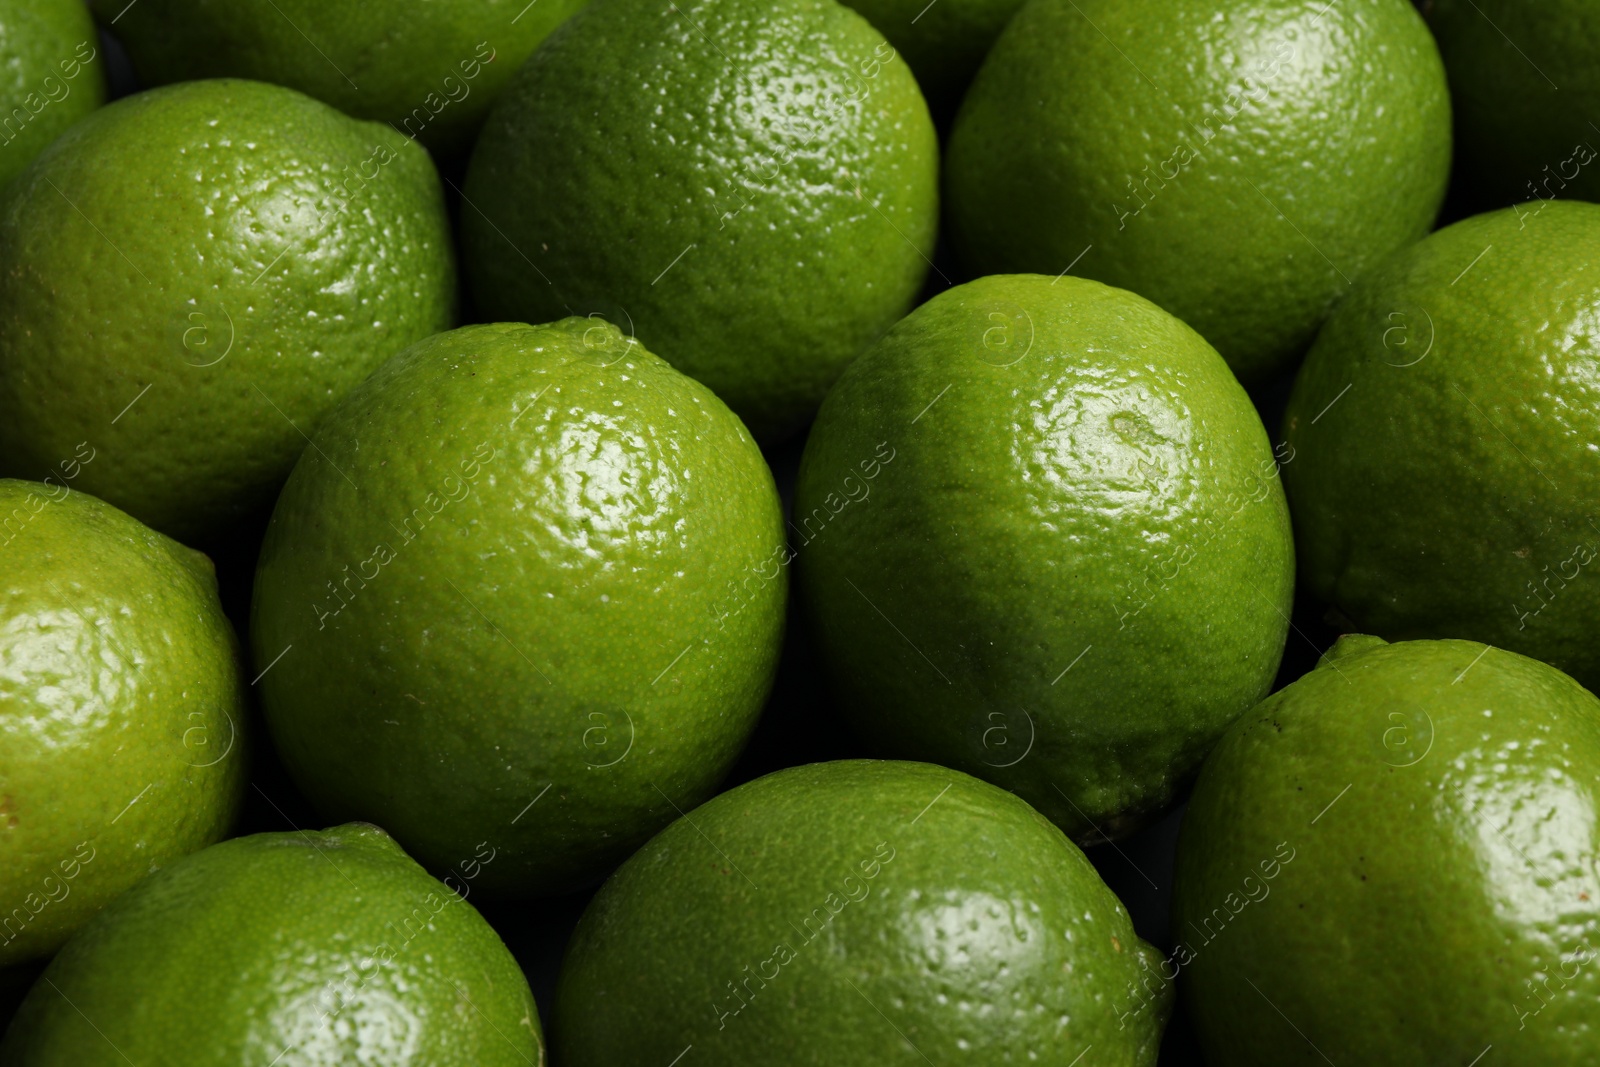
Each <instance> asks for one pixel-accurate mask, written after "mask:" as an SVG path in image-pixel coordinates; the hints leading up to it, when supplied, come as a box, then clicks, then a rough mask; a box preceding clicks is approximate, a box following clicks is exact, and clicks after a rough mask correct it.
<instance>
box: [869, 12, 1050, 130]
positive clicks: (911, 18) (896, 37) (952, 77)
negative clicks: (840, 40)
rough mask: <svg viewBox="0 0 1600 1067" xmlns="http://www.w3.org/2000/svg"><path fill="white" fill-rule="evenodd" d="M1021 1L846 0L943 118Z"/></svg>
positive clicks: (957, 100) (959, 97) (952, 107)
mask: <svg viewBox="0 0 1600 1067" xmlns="http://www.w3.org/2000/svg"><path fill="white" fill-rule="evenodd" d="M1022 4H1023V0H940V2H938V3H929V2H928V0H847V3H846V6H848V7H852V8H854V9H855V10H857V11H859V12H861V14H862V15H863V16H865V17H866V19H867V21H869V22H871V23H872V24H873V25H874V26H876V27H877V28H878V30H879V32H881V33H882V34H883V35H884V36H885V37H887V38H889V41H890V42H891V43H892V44H893V45H894V46H895V48H896V49H898V50H899V52H900V54H901V55H902V56H903V57H905V61H906V62H907V63H908V64H910V66H911V70H912V72H913V73H914V74H916V76H917V84H918V85H920V86H921V87H922V92H923V95H925V96H926V97H927V98H928V105H929V106H930V107H931V108H932V109H933V111H934V112H935V113H936V114H939V115H941V116H943V115H945V114H947V113H948V112H951V111H953V110H954V109H955V106H956V105H957V104H958V103H960V101H961V95H962V93H964V92H966V89H967V83H969V82H970V81H972V76H973V74H975V73H976V72H977V70H978V65H979V64H980V63H982V62H983V57H984V56H985V55H986V54H988V51H989V47H990V46H991V45H993V44H994V41H995V38H996V37H999V36H1000V31H1001V30H1003V29H1005V26H1006V23H1007V22H1008V21H1009V20H1010V18H1011V16H1012V15H1014V14H1016V13H1017V9H1018V8H1020V7H1021V6H1022Z"/></svg>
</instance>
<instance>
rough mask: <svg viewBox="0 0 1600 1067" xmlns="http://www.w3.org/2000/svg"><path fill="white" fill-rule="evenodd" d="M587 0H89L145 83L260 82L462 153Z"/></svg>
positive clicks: (437, 148)
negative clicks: (403, 0) (529, 63)
mask: <svg viewBox="0 0 1600 1067" xmlns="http://www.w3.org/2000/svg"><path fill="white" fill-rule="evenodd" d="M583 3H584V0H539V2H537V3H529V2H528V0H428V2H426V3H420V4H417V3H413V4H394V5H373V4H370V3H363V2H362V0H142V2H139V3H133V4H130V3H128V0H90V6H91V7H93V8H94V11H95V14H96V15H98V16H99V17H100V19H101V20H102V21H104V22H106V23H108V24H109V25H110V28H111V32H112V33H113V34H115V35H116V37H117V39H118V40H120V41H121V42H122V43H123V45H124V46H125V47H126V48H127V50H128V56H129V58H130V59H132V60H133V65H134V69H135V70H136V71H137V72H138V74H139V79H140V81H141V83H142V84H144V85H147V86H149V85H166V84H169V83H171V82H182V81H193V80H195V79H197V78H254V79H258V80H260V81H267V82H274V83H276V84H278V85H286V86H288V87H289V88H291V89H298V90H299V91H300V92H302V93H305V94H306V95H308V96H314V97H316V98H317V99H318V100H321V101H323V102H324V103H327V104H331V105H333V106H334V107H336V108H338V109H339V110H340V111H343V112H345V113H346V114H348V115H354V116H355V117H357V118H363V119H373V120H375V121H379V122H386V123H389V124H390V125H392V126H394V127H395V129H397V130H399V131H400V132H401V133H403V134H405V135H406V136H407V137H414V138H416V139H418V140H420V141H421V142H422V143H423V144H424V145H427V146H428V147H429V148H431V149H433V150H434V151H437V152H441V153H446V154H453V153H461V152H465V151H467V150H468V149H469V148H470V147H471V146H472V140H473V138H474V137H475V136H476V135H477V132H478V129H479V127H481V126H482V125H483V119H484V116H485V115H487V114H488V113H489V108H490V106H491V105H492V104H493V103H494V101H495V98H496V97H497V96H498V95H499V93H500V91H501V90H502V89H503V88H504V87H505V84H506V83H507V82H508V81H510V79H511V76H512V75H513V74H515V73H516V71H517V68H518V67H520V66H521V65H522V63H523V62H524V61H525V60H526V59H527V58H528V56H529V55H531V54H532V52H533V50H534V49H535V48H536V47H538V45H539V42H540V41H543V40H544V39H545V38H546V37H547V36H549V34H550V31H551V30H554V29H555V28H556V27H557V26H559V25H560V24H561V23H562V21H563V20H565V19H566V18H567V17H568V16H569V15H571V14H572V13H573V12H574V11H577V10H578V9H579V8H580V7H582V6H583Z"/></svg>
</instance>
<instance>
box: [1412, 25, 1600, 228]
mask: <svg viewBox="0 0 1600 1067" xmlns="http://www.w3.org/2000/svg"><path fill="white" fill-rule="evenodd" d="M1428 23H1429V25H1431V26H1432V27H1433V32H1434V36H1435V37H1436V38H1437V39H1438V42H1439V52H1440V54H1441V55H1442V56H1443V57H1444V64H1445V69H1446V70H1447V71H1448V72H1449V74H1450V95H1451V98H1452V100H1453V101H1454V104H1455V112H1456V151H1457V155H1458V159H1459V160H1460V164H1459V166H1460V169H1461V172H1462V175H1463V177H1464V179H1465V180H1466V181H1467V182H1468V183H1469V184H1471V185H1473V186H1475V187H1476V189H1477V191H1478V192H1480V193H1482V194H1484V195H1486V196H1488V197H1490V198H1492V199H1493V201H1494V202H1495V204H1496V206H1498V205H1502V204H1506V203H1509V202H1513V201H1518V200H1530V199H1534V198H1537V199H1540V200H1548V199H1550V198H1552V197H1558V196H1559V197H1574V198H1577V199H1582V200H1594V199H1596V198H1600V133H1597V132H1596V131H1595V128H1594V127H1593V126H1591V125H1590V124H1589V119H1590V117H1591V116H1600V68H1597V67H1596V65H1595V56H1596V55H1597V54H1600V13H1597V12H1596V10H1595V7H1594V5H1593V4H1589V3H1584V2H1583V0H1547V2H1545V3H1538V4H1526V3H1516V2H1515V0H1433V2H1432V3H1431V4H1430V5H1428ZM1508 39H1509V40H1510V41H1512V42H1515V44H1514V45H1512V44H1508V43H1507V40H1508Z"/></svg>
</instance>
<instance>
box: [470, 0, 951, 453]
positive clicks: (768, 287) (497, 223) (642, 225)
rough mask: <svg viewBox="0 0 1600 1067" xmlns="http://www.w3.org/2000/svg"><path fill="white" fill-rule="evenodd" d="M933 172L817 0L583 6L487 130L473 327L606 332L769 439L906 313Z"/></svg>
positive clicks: (933, 214) (879, 75) (913, 112)
mask: <svg viewBox="0 0 1600 1067" xmlns="http://www.w3.org/2000/svg"><path fill="white" fill-rule="evenodd" d="M937 170H938V146H937V143H936V141H935V138H934V132H933V124H932V121H931V120H930V119H929V117H928V109H927V105H926V104H925V103H924V102H923V100H922V95H921V93H920V92H919V91H918V89H917V85H916V81H915V79H914V78H913V77H912V76H911V73H910V71H909V70H908V69H907V68H906V65H905V62H904V61H903V60H900V59H899V58H898V57H897V56H896V55H895V52H894V49H893V48H891V47H890V46H889V44H888V42H886V41H885V40H884V39H883V38H882V36H880V35H879V34H878V33H877V31H875V30H873V29H872V27H871V26H870V25H868V24H867V22H866V21H865V20H864V19H862V18H861V17H860V16H859V15H857V14H855V13H854V12H853V11H850V10H848V9H846V8H843V7H841V6H839V5H838V4H836V3H834V2H833V0H683V2H681V3H671V4H666V5H663V4H662V3H661V2H660V0H598V2H596V3H594V4H591V5H590V6H589V7H587V8H585V9H584V10H583V11H582V12H580V13H579V14H577V15H576V16H574V17H573V18H572V19H571V21H569V22H568V23H567V24H566V25H565V26H563V27H562V28H561V30H560V31H559V32H557V33H556V34H554V35H552V37H551V38H550V40H549V41H548V42H547V43H546V44H545V46H544V47H543V48H540V49H539V51H538V52H537V53H535V54H534V56H533V58H532V59H531V60H529V61H528V63H527V64H526V65H525V66H524V67H523V68H522V70H521V71H520V72H519V73H518V75H517V77H516V79H515V80H514V81H513V82H512V84H511V85H510V87H509V88H508V89H507V90H506V93H505V95H504V96H503V97H502V98H501V101H500V104H499V105H498V106H497V107H496V108H495V110H494V112H493V113H492V114H491V116H490V118H489V121H488V123H487V124H486V125H485V127H484V132H483V137H482V139H480V140H479V142H478V147H477V149H476V151H475V152H474V153H473V157H472V165H471V168H470V169H469V171H468V173H467V183H466V200H467V207H466V209H465V210H464V211H463V213H462V245H463V261H464V263H465V266H466V269H467V272H468V277H469V279H470V280H471V281H472V283H473V297H474V299H475V300H476V301H477V303H478V305H479V309H480V310H481V311H482V312H484V313H485V314H486V315H488V316H490V317H493V318H502V319H515V320H523V321H527V322H545V321H549V320H551V319H557V318H560V317H562V316H564V315H587V314H595V313H598V314H600V315H603V316H605V317H606V318H607V319H609V320H611V321H612V322H615V323H617V324H618V325H619V326H621V327H622V328H623V329H624V330H625V331H626V332H628V333H629V334H630V335H633V334H637V336H638V337H639V339H640V340H642V341H643V342H644V343H645V344H647V345H649V346H650V348H651V350H652V351H654V352H658V353H659V354H660V355H661V356H662V357H663V358H664V359H666V360H668V361H669V362H670V363H672V365H673V366H674V367H677V368H678V369H679V370H681V371H683V372H684V373H685V374H688V375H690V376H692V377H694V378H697V379H699V380H700V381H702V382H704V383H705V384H706V385H708V386H710V387H711V389H713V390H714V391H715V392H716V394H717V395H718V396H719V397H721V398H722V400H723V401H724V402H726V403H727V405H728V406H729V407H731V408H732V409H733V410H734V411H735V412H736V413H737V414H738V415H739V416H740V417H741V418H742V419H744V421H745V423H746V424H747V425H748V426H749V427H750V430H751V432H752V433H754V434H755V436H756V437H757V438H758V439H761V440H776V439H778V438H781V437H783V436H785V435H786V434H789V433H791V432H793V431H794V430H797V429H799V428H800V427H801V426H802V425H803V424H804V423H805V422H806V420H808V419H809V418H810V417H811V416H812V415H813V414H814V413H815V411H816V407H817V404H818V403H819V402H820V401H821V400H822V396H823V394H824V393H825V392H826V391H827V388H828V386H829V385H830V384H832V382H833V380H834V379H835V378H837V377H838V375H839V372H840V371H841V370H843V369H844V366H845V364H847V363H848V362H850V360H851V359H853V358H855V356H856V355H857V354H858V353H860V352H861V350H862V349H864V348H865V347H866V346H867V345H868V344H870V343H871V342H872V341H874V340H875V339H876V338H877V337H878V336H879V335H880V334H881V333H882V332H883V331H884V330H886V329H888V328H889V327H890V326H891V325H893V323H894V322H895V320H896V319H898V318H899V317H900V316H901V315H903V314H905V312H906V310H907V309H908V308H909V307H910V306H911V304H912V301H913V300H914V299H915V297H916V294H917V291H918V289H919V287H920V286H921V284H922V279H923V276H924V274H925V273H926V271H927V269H928V259H927V257H928V256H930V255H932V253H933V239H934V231H935V228H936V225H937V222H938V189H937V186H938V178H937Z"/></svg>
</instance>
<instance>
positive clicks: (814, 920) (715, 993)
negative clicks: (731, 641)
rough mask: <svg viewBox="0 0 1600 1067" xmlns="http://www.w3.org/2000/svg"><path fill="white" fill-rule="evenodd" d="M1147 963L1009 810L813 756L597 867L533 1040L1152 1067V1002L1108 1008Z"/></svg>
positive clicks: (1061, 854)
mask: <svg viewBox="0 0 1600 1067" xmlns="http://www.w3.org/2000/svg"><path fill="white" fill-rule="evenodd" d="M1157 962H1158V957H1157V954H1156V952H1155V950H1154V949H1152V948H1151V947H1150V946H1149V945H1147V944H1145V943H1144V942H1143V941H1141V940H1140V939H1139V938H1138V937H1137V936H1136V935H1135V934H1134V931H1133V926H1132V924H1131V923H1130V922H1129V919H1128V915H1127V912H1126V911H1125V910H1123V907H1122V905H1121V903H1120V902H1118V900H1117V899H1116V897H1115V896H1113V895H1112V893H1111V891H1110V890H1109V889H1107V888H1106V886H1105V883H1103V882H1102V881H1100V878H1099V875H1098V874H1096V873H1095V870H1094V868H1093V867H1092V866H1090V864H1089V861H1088V860H1087V859H1085V858H1084V855H1083V853H1082V852H1080V851H1078V849H1077V848H1076V847H1075V846H1074V845H1073V844H1072V843H1071V842H1069V841H1067V840H1066V838H1064V837H1063V836H1062V835H1061V833H1060V831H1059V830H1057V829H1056V828H1055V827H1054V826H1052V825H1051V824H1050V823H1049V822H1048V821H1047V820H1045V819H1043V818H1042V817H1040V816H1039V814H1038V813H1037V812H1035V811H1034V810H1033V809H1031V808H1030V807H1028V805H1026V804H1024V803H1023V802H1022V801H1020V800H1018V799H1017V798H1015V797H1013V796H1011V795H1010V794H1008V793H1005V792H1003V791H1001V790H999V789H996V788H994V787H993V786H989V785H985V784H984V783H982V782H979V781H976V780H974V779H972V778H969V777H968V776H966V775H964V774H961V773H960V772H958V771H950V770H946V769H945V768H942V767H934V766H930V765H927V764H917V763H879V762H868V761H847V762H840V763H823V764H813V765H811V766H806V767H795V768H791V769H789V770H784V771H779V772H777V773H775V774H770V775H767V776H766V777H765V778H761V779H758V780H756V781H754V782H751V783H749V784H747V785H743V786H740V787H739V788H737V789H734V790H731V791H729V792H727V793H724V794H722V795H721V796H719V797H717V798H716V799H714V800H712V801H710V802H709V803H707V804H705V805H704V806H702V807H700V808H698V809H696V810H694V811H692V812H690V813H689V814H688V815H687V816H686V817H685V818H683V819H680V820H679V821H677V822H675V823H673V824H672V825H671V826H670V827H668V828H667V829H666V830H663V831H662V832H661V833H660V834H659V835H657V837H656V838H655V839H654V840H652V841H651V842H650V843H649V844H648V845H646V846H645V847H644V848H643V849H641V850H640V851H639V852H638V853H637V854H636V855H635V856H634V857H633V858H632V859H630V860H629V861H628V862H627V863H626V864H625V865H623V867H622V868H621V869H620V870H619V871H618V872H617V873H616V874H615V875H613V876H612V878H611V880H610V881H608V882H607V883H606V885H605V887H604V888H603V889H601V891H600V893H599V895H598V896H596V897H595V899H594V902H593V903H592V904H590V906H589V909H588V911H587V912H585V913H584V916H583V919H582V921H581V922H580V923H579V924H578V929H577V931H576V933H575V934H574V935H573V940H572V942H571V944H570V945H569V947H568V950H567V956H566V960H565V962H564V964H563V966H562V972H561V984H560V987H559V990H558V993H557V1000H556V1010H555V1015H554V1021H553V1023H552V1030H553V1041H554V1043H555V1046H556V1049H557V1051H558V1053H559V1060H560V1062H562V1063H563V1064H565V1065H567V1067H612V1065H614V1064H625V1063H626V1064H635V1063H637V1064H652V1063H658V1062H659V1063H660V1064H662V1065H663V1067H665V1065H667V1064H670V1063H671V1062H672V1060H673V1058H674V1057H683V1058H684V1059H685V1061H687V1059H688V1057H691V1056H692V1057H693V1058H694V1062H696V1063H701V1064H706V1065H710V1067H719V1065H725V1067H744V1065H748V1064H752V1063H763V1064H780V1063H781V1064H785V1065H786V1067H838V1065H840V1064H885V1065H891V1064H905V1065H908V1067H909V1065H913V1064H916V1065H921V1067H926V1064H928V1063H956V1062H968V1061H970V1062H973V1063H986V1064H990V1063H993V1064H999V1063H1036V1064H1040V1065H1048V1067H1068V1065H1070V1064H1075V1063H1078V1064H1081V1063H1083V1062H1089V1061H1090V1060H1089V1057H1092V1062H1094V1063H1097V1064H1105V1065H1107V1067H1153V1065H1154V1064H1155V1062H1156V1054H1157V1050H1158V1047H1159V1045H1160V1041H1161V1030H1162V1027H1163V1026H1164V1025H1165V1022H1166V1019H1167V1015H1168V1013H1169V1010H1170V1004H1171V997H1170V994H1169V993H1161V994H1160V995H1158V996H1156V997H1155V998H1153V1000H1152V1002H1151V1003H1150V1005H1149V1006H1148V1010H1146V1011H1144V1012H1142V1013H1138V1014H1133V1015H1123V1014H1120V1013H1119V1011H1118V1009H1117V1008H1116V1007H1114V1005H1113V1003H1112V1002H1113V999H1114V998H1115V995H1116V994H1120V992H1121V990H1122V989H1123V988H1124V987H1125V986H1127V985H1129V984H1131V983H1133V982H1134V981H1136V980H1137V978H1138V976H1139V975H1140V974H1142V973H1144V971H1145V969H1146V968H1147V967H1153V966H1155V965H1156V963H1157ZM690 1046H692V1051H689V1052H688V1053H687V1056H685V1051H686V1048H688V1047H690ZM1090 1049H1092V1050H1093V1051H1088V1050H1090ZM1086 1053H1087V1057H1086V1055H1085V1054H1086Z"/></svg>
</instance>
